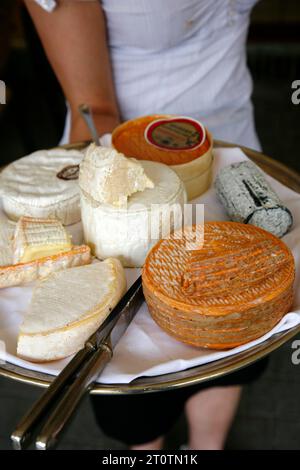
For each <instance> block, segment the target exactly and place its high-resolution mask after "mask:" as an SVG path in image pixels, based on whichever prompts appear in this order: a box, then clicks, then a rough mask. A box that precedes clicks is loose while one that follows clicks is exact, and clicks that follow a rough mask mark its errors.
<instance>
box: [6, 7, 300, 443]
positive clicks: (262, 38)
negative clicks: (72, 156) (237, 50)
mask: <svg viewBox="0 0 300 470" xmlns="http://www.w3.org/2000/svg"><path fill="white" fill-rule="evenodd" d="M248 63H249V67H250V70H251V72H252V76H253V80H254V92H253V102H254V106H255V118H256V127H257V132H258V135H259V138H260V141H261V143H262V147H263V150H264V153H265V154H267V155H269V156H271V157H273V158H275V159H277V160H279V161H281V162H283V163H285V164H286V165H288V166H289V167H291V168H293V169H295V170H296V171H299V172H300V151H299V140H300V105H298V106H297V105H294V104H293V103H292V101H291V94H292V89H291V84H292V82H293V81H294V80H297V79H298V80H300V2H299V0H261V1H260V2H259V3H258V4H257V6H256V7H255V8H254V10H253V14H252V21H251V27H250V32H249V40H248ZM0 80H4V81H5V83H6V86H7V97H6V98H7V103H6V105H1V104H0V142H1V150H0V155H1V160H0V161H1V163H0V165H5V164H6V163H8V162H10V161H13V160H15V159H16V158H19V157H21V156H23V155H26V154H28V153H30V152H32V151H34V150H37V149H41V148H45V147H51V146H54V145H57V143H58V141H59V139H60V137H61V135H62V130H63V124H64V117H65V104H64V98H63V96H62V92H61V90H60V87H59V85H58V83H57V81H56V78H55V76H54V75H53V73H52V71H51V68H50V66H49V64H48V62H47V59H46V58H45V55H44V53H43V50H42V47H41V44H40V42H39V39H38V37H37V35H36V33H35V30H34V27H33V25H32V23H31V20H30V18H29V17H28V15H27V13H26V11H25V9H24V8H23V7H22V2H21V1H17V0H1V1H0ZM291 352H292V349H291V342H290V343H287V344H286V345H285V346H284V347H282V348H281V349H280V350H278V351H277V352H275V353H273V354H272V357H271V361H270V367H269V368H268V371H267V373H266V374H265V375H264V376H263V377H262V378H261V379H260V380H259V381H258V382H256V383H255V384H253V385H251V386H249V387H247V388H246V389H245V391H244V395H243V398H242V402H241V406H240V409H239V412H238V415H237V418H236V420H235V423H234V426H233V428H232V431H231V433H230V436H229V440H228V443H227V447H228V448H230V449H264V448H267V449H300V439H299V435H300V419H299V416H300V401H299V399H298V396H299V392H300V366H298V369H297V366H294V365H292V363H291V360H290V357H291ZM40 393H41V390H40V389H35V388H33V387H29V386H28V385H23V384H18V383H14V382H12V381H9V380H8V379H4V378H0V449H8V448H10V443H9V435H10V432H11V431H12V429H13V428H14V425H15V424H16V422H17V421H18V419H19V418H20V416H22V414H23V413H24V412H25V411H26V410H27V409H28V407H29V406H30V404H31V403H32V402H33V401H34V400H35V399H36V398H37V397H38V396H39V394H40ZM83 430H84V432H83ZM185 440H186V426H185V420H184V417H182V419H181V420H180V422H178V423H177V425H176V426H175V428H174V429H173V430H172V432H171V433H170V435H169V436H168V442H169V443H168V445H169V447H170V448H172V449H174V448H176V446H177V447H178V445H179V444H180V443H182V442H184V441H185ZM60 448H61V449H63V448H64V449H75V448H76V449H105V448H106V449H107V448H110V449H113V448H121V445H120V444H119V443H116V442H113V441H111V440H109V439H107V438H105V437H104V436H103V435H102V434H101V432H100V430H99V429H98V428H97V426H96V424H95V422H94V418H93V415H92V413H91V410H90V406H89V401H88V400H85V401H84V403H83V405H82V407H81V409H80V412H79V413H78V415H77V416H76V419H75V421H74V422H73V424H72V426H71V427H70V428H69V430H68V432H67V433H66V435H65V437H64V439H63V440H62V442H61V444H60Z"/></svg>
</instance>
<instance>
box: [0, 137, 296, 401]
mask: <svg viewBox="0 0 300 470" xmlns="http://www.w3.org/2000/svg"><path fill="white" fill-rule="evenodd" d="M85 145H86V144H85V143H80V144H76V145H68V146H65V147H66V148H77V149H78V148H82V147H84V146H85ZM214 147H215V148H218V147H237V145H234V144H230V143H227V142H222V141H216V142H215V143H214ZM240 148H241V149H242V150H243V151H244V153H245V154H246V155H247V156H248V157H249V158H250V159H251V160H253V161H254V162H255V163H256V164H257V165H259V166H260V167H261V168H262V169H263V170H264V171H265V172H266V173H268V174H269V175H271V176H273V178H275V179H277V180H278V181H280V182H281V183H283V184H284V185H285V186H287V187H289V188H291V189H293V190H294V191H296V192H298V193H300V175H299V174H297V173H296V172H295V171H292V170H290V169H289V168H287V167H286V166H285V165H283V164H282V163H279V162H277V161H275V160H273V159H272V158H270V157H267V156H266V155H263V154H262V153H260V152H256V151H254V150H252V149H249V148H246V147H240ZM299 332H300V326H297V327H295V328H292V329H290V330H288V331H285V332H281V333H278V334H277V335H274V336H273V337H272V338H269V339H268V340H266V341H264V342H263V343H262V344H259V345H257V346H255V347H253V348H251V349H248V350H247V351H244V352H242V353H239V354H236V355H233V356H231V357H228V358H225V359H221V360H218V361H215V362H212V363H209V364H205V365H202V366H198V367H193V368H191V369H187V370H184V371H182V372H176V373H172V374H165V375H159V376H155V377H141V378H139V379H136V380H134V381H133V382H131V383H130V384H112V385H104V384H101V383H99V384H98V383H97V384H96V385H95V386H94V388H93V389H92V390H91V393H92V394H96V395H102V394H109V395H116V394H133V393H144V392H156V391H162V390H168V389H174V388H179V387H185V386H187V385H194V384H197V383H200V382H205V381H208V380H211V379H214V378H216V377H221V376H223V375H226V374H229V373H231V372H234V371H236V370H238V369H241V368H243V367H245V366H247V365H249V364H252V363H253V362H255V361H257V360H259V359H261V358H262V357H264V356H266V355H268V354H270V353H271V352H272V351H274V350H275V349H277V348H279V347H280V346H282V345H283V344H284V343H286V342H287V341H289V340H290V339H291V338H293V336H295V335H296V334H297V333H299ZM0 375H2V376H4V377H8V378H10V379H13V380H17V381H19V382H24V383H27V384H31V385H37V386H40V387H47V386H48V385H49V384H50V383H51V382H52V381H53V379H54V376H52V375H49V374H44V373H40V372H35V371H31V370H29V369H25V368H22V367H19V366H15V365H14V364H11V363H5V364H1V365H0Z"/></svg>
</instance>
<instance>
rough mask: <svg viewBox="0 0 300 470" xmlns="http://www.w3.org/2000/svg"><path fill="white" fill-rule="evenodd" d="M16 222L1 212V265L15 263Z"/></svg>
mask: <svg viewBox="0 0 300 470" xmlns="http://www.w3.org/2000/svg"><path fill="white" fill-rule="evenodd" d="M14 231H15V224H14V223H13V222H11V221H9V220H8V219H7V217H5V216H4V215H2V214H0V266H8V265H10V264H12V263H13V237H14Z"/></svg>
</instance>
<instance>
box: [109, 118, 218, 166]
mask: <svg viewBox="0 0 300 470" xmlns="http://www.w3.org/2000/svg"><path fill="white" fill-rule="evenodd" d="M172 117H174V116H171V115H160V114H154V115H151V116H143V117H140V118H137V119H132V120H130V121H126V122H124V123H123V124H121V125H120V126H118V127H117V128H116V129H115V130H114V132H113V134H112V144H113V146H114V147H115V149H116V150H118V152H121V153H123V154H124V155H126V156H127V157H134V158H137V159H139V160H151V161H155V162H160V163H165V164H166V165H180V164H184V163H188V162H191V161H193V160H195V159H196V158H199V157H201V156H203V155H204V154H206V153H207V151H208V150H209V149H210V148H211V146H212V145H211V144H212V142H211V136H210V134H209V133H207V132H206V138H205V141H204V143H203V144H202V145H201V146H200V147H197V148H195V149H188V150H176V151H172V150H170V149H164V148H159V147H156V146H154V145H152V144H151V143H150V142H148V141H147V140H146V138H145V131H146V129H147V127H148V126H149V124H151V123H152V122H154V121H155V120H157V119H168V118H172Z"/></svg>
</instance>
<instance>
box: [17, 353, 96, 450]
mask: <svg viewBox="0 0 300 470" xmlns="http://www.w3.org/2000/svg"><path fill="white" fill-rule="evenodd" d="M90 354H91V349H81V350H80V351H79V352H78V353H77V354H76V355H75V356H74V357H73V359H71V361H70V362H69V364H68V365H67V367H65V368H64V369H63V370H62V372H61V373H60V374H59V375H58V376H57V378H55V379H54V381H53V382H52V383H51V384H50V385H49V387H48V389H47V390H46V392H45V393H43V395H42V396H41V397H40V398H39V399H38V401H37V402H36V403H35V404H34V405H33V406H32V408H31V409H30V410H29V411H28V413H27V414H26V415H25V416H24V417H23V418H22V420H21V421H20V422H19V423H18V425H17V427H16V429H15V430H14V432H13V433H12V435H11V440H12V444H13V448H14V449H15V450H21V449H25V448H26V447H27V446H28V444H29V443H30V441H31V438H32V434H33V430H34V428H35V426H36V425H37V424H38V423H39V422H40V421H41V420H42V419H43V418H44V416H45V415H46V413H47V412H48V411H49V409H50V407H51V406H52V405H53V403H54V402H55V400H56V399H57V397H58V395H59V394H60V393H61V391H62V389H63V388H64V387H65V386H66V385H67V384H68V383H70V382H71V379H72V377H74V375H75V374H76V371H77V370H78V369H79V367H80V366H81V365H82V364H83V363H84V362H85V361H86V360H87V359H88V357H89V355H90Z"/></svg>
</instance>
